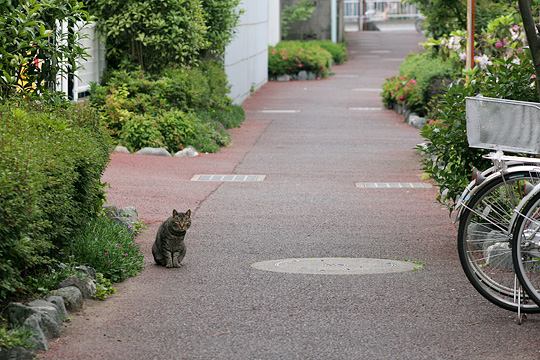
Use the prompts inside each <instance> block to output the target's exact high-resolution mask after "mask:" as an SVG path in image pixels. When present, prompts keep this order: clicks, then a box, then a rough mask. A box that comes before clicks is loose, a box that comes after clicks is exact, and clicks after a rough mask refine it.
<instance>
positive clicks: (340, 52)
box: [308, 40, 348, 64]
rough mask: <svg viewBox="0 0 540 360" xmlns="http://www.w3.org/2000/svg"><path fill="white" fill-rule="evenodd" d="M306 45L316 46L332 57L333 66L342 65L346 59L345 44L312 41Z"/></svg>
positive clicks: (329, 41)
mask: <svg viewBox="0 0 540 360" xmlns="http://www.w3.org/2000/svg"><path fill="white" fill-rule="evenodd" d="M308 44H312V45H317V46H320V47H322V48H323V49H324V50H326V51H328V52H329V53H330V54H331V55H332V59H333V61H334V64H343V63H344V62H345V61H347V59H348V53H347V46H346V45H345V43H335V42H332V41H331V40H312V41H309V42H308Z"/></svg>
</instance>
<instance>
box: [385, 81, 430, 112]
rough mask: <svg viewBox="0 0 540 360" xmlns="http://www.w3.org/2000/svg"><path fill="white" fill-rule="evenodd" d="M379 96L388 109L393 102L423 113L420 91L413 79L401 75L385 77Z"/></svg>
mask: <svg viewBox="0 0 540 360" xmlns="http://www.w3.org/2000/svg"><path fill="white" fill-rule="evenodd" d="M381 96H382V100H383V104H384V105H385V106H386V107H387V108H389V109H390V108H392V106H393V105H394V104H400V105H405V106H407V108H408V109H409V110H411V111H414V112H417V113H420V114H421V113H423V106H424V103H423V98H422V93H421V90H420V87H419V86H418V83H417V81H416V80H415V79H412V78H409V77H407V76H403V75H402V76H394V77H391V78H389V79H386V81H385V83H384V84H383V91H382V94H381Z"/></svg>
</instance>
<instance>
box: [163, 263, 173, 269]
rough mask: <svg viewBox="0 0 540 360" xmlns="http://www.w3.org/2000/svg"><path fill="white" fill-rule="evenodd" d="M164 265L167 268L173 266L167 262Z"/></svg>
mask: <svg viewBox="0 0 540 360" xmlns="http://www.w3.org/2000/svg"><path fill="white" fill-rule="evenodd" d="M165 267H166V268H167V269H171V268H173V267H174V266H173V264H171V263H167V264H165Z"/></svg>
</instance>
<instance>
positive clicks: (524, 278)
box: [512, 189, 540, 306]
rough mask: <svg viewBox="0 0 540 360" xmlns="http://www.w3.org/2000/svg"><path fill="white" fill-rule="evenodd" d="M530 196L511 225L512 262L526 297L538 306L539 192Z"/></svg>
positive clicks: (539, 267)
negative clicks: (532, 238)
mask: <svg viewBox="0 0 540 360" xmlns="http://www.w3.org/2000/svg"><path fill="white" fill-rule="evenodd" d="M531 195H532V196H531V198H530V199H529V200H528V201H527V203H526V204H525V205H524V206H523V207H522V209H521V210H520V212H519V215H518V216H517V217H516V220H515V221H514V224H513V225H514V226H513V228H512V260H513V262H514V267H515V271H516V275H517V277H518V279H519V281H520V283H521V285H522V286H523V288H524V289H525V291H526V293H527V295H528V296H529V297H530V298H531V299H532V300H533V301H534V302H535V303H536V304H538V306H540V293H539V291H540V258H539V255H540V243H539V242H538V241H539V240H540V238H539V237H538V236H536V232H538V230H539V229H540V191H538V189H536V190H535V193H534V194H531ZM537 219H538V220H537ZM535 220H536V221H535ZM531 225H533V226H535V225H536V227H537V229H535V230H532V229H531V228H530V226H531ZM531 231H532V233H531ZM531 235H532V236H533V237H534V240H533V241H531V238H528V236H531Z"/></svg>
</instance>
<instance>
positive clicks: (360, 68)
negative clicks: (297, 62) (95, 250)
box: [42, 32, 540, 360]
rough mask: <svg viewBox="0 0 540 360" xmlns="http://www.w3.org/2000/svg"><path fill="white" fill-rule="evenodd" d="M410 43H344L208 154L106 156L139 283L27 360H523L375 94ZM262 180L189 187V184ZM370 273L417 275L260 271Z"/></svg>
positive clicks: (407, 132) (269, 88) (381, 38)
mask: <svg viewBox="0 0 540 360" xmlns="http://www.w3.org/2000/svg"><path fill="white" fill-rule="evenodd" d="M419 40H420V38H419V36H418V35H417V34H416V33H414V32H406V33H398V32H390V33H384V32H372V33H361V34H357V33H354V34H350V36H349V39H348V43H349V48H350V53H351V54H350V55H351V58H350V60H349V62H348V63H346V64H345V65H343V66H338V67H335V76H333V77H331V78H330V79H328V80H324V81H305V82H289V83H269V84H267V85H266V86H265V87H263V89H261V90H260V91H259V92H258V93H257V94H255V95H254V96H253V97H252V98H250V99H249V100H248V101H247V102H246V103H245V108H246V111H247V117H248V120H247V122H246V123H245V124H244V125H243V127H242V128H241V129H237V130H235V131H234V143H233V145H232V146H231V147H229V148H227V149H224V150H223V151H222V152H220V153H219V154H216V155H204V156H202V157H199V158H195V159H169V158H154V157H141V156H135V155H123V154H115V155H114V156H113V160H112V162H111V165H110V167H109V169H108V170H107V172H106V174H105V176H104V179H105V181H107V182H109V183H110V190H109V193H110V195H109V201H110V202H111V203H113V204H116V205H119V206H128V205H134V206H136V207H137V208H138V209H139V212H140V215H141V217H142V218H143V220H145V221H146V222H148V223H149V224H150V225H149V228H148V230H147V231H146V232H145V233H143V234H142V236H141V237H140V239H139V242H140V243H141V244H142V248H143V250H144V252H145V255H146V257H147V258H146V269H145V271H144V272H143V273H142V274H141V275H140V276H138V277H137V278H134V279H130V280H128V281H126V282H125V283H123V284H120V285H119V289H120V290H119V293H118V294H117V295H115V296H113V297H112V298H111V299H110V300H108V301H106V302H104V303H99V302H96V303H93V304H91V305H90V306H88V307H87V308H86V310H84V312H83V313H82V314H81V315H79V316H75V317H74V319H73V320H72V322H71V324H69V325H68V326H67V328H66V331H65V334H64V336H62V337H61V338H60V339H59V340H58V341H57V342H56V343H53V344H52V349H51V350H50V351H49V352H48V353H46V354H44V355H43V356H42V358H43V359H111V360H113V359H114V360H120V359H130V360H133V359H430V360H431V359H487V358H489V359H537V358H539V357H540V350H538V349H536V348H535V346H534V342H533V341H535V340H536V339H537V338H538V337H539V335H540V327H539V320H538V319H539V318H538V316H530V317H529V321H528V322H526V323H525V324H524V325H523V326H518V325H516V324H515V322H514V318H513V314H511V313H509V312H506V311H503V310H500V309H498V308H496V307H495V306H492V305H491V304H489V303H487V302H486V301H485V300H484V299H483V298H481V297H480V295H478V294H476V292H475V290H474V289H473V287H472V286H471V285H469V283H468V282H467V280H466V278H465V276H464V274H463V273H462V271H461V268H460V266H459V261H458V259H457V253H456V249H455V229H454V226H453V225H452V223H451V220H450V219H449V217H448V212H447V211H446V210H445V209H443V208H442V207H441V206H440V205H438V204H437V203H436V202H435V200H434V198H435V189H414V190H413V189H408V190H396V189H377V190H375V189H361V188H358V187H356V186H355V184H356V183H358V182H421V181H422V180H421V179H420V176H421V170H420V165H419V157H418V155H417V154H416V153H415V151H414V147H415V145H416V144H417V143H419V142H421V141H422V140H421V138H420V136H419V135H418V130H417V129H414V128H412V127H409V126H408V125H406V124H404V123H403V122H402V119H401V117H400V116H398V115H397V114H395V113H393V112H391V111H387V110H383V109H382V104H381V101H380V97H379V89H380V87H381V85H382V83H383V81H384V79H385V78H386V77H389V76H392V75H394V74H396V72H397V69H398V66H399V64H400V61H401V60H402V59H403V58H404V57H405V56H406V54H407V53H409V52H410V51H414V50H415V49H417V43H418V41H419ZM211 173H215V174H228V173H236V174H257V175H266V179H265V180H264V181H263V182H250V183H201V182H193V181H190V179H191V178H192V177H193V175H195V174H211ZM188 207H191V208H193V209H196V211H195V215H194V220H193V225H192V227H191V229H190V230H189V231H188V235H187V238H186V244H187V247H188V250H187V251H188V253H187V255H186V258H185V260H184V264H185V266H184V267H182V268H180V269H174V270H169V269H165V268H161V267H157V266H154V265H153V262H152V260H151V255H150V247H151V244H152V241H153V239H154V236H155V232H156V229H157V227H158V226H159V222H160V221H162V220H164V219H165V218H166V217H167V216H169V213H170V212H171V211H172V209H173V208H176V209H178V210H180V211H184V210H186V209H187V208H188ZM310 257H356V258H365V257H367V258H383V259H396V260H408V261H414V262H415V263H417V264H423V265H424V268H423V269H421V270H417V271H413V272H404V273H396V274H376V275H343V276H337V275H336V276H332V275H301V274H284V273H274V272H265V271H261V270H256V269H254V268H253V267H251V265H252V264H253V263H256V262H260V261H265V260H277V259H286V258H310Z"/></svg>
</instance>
